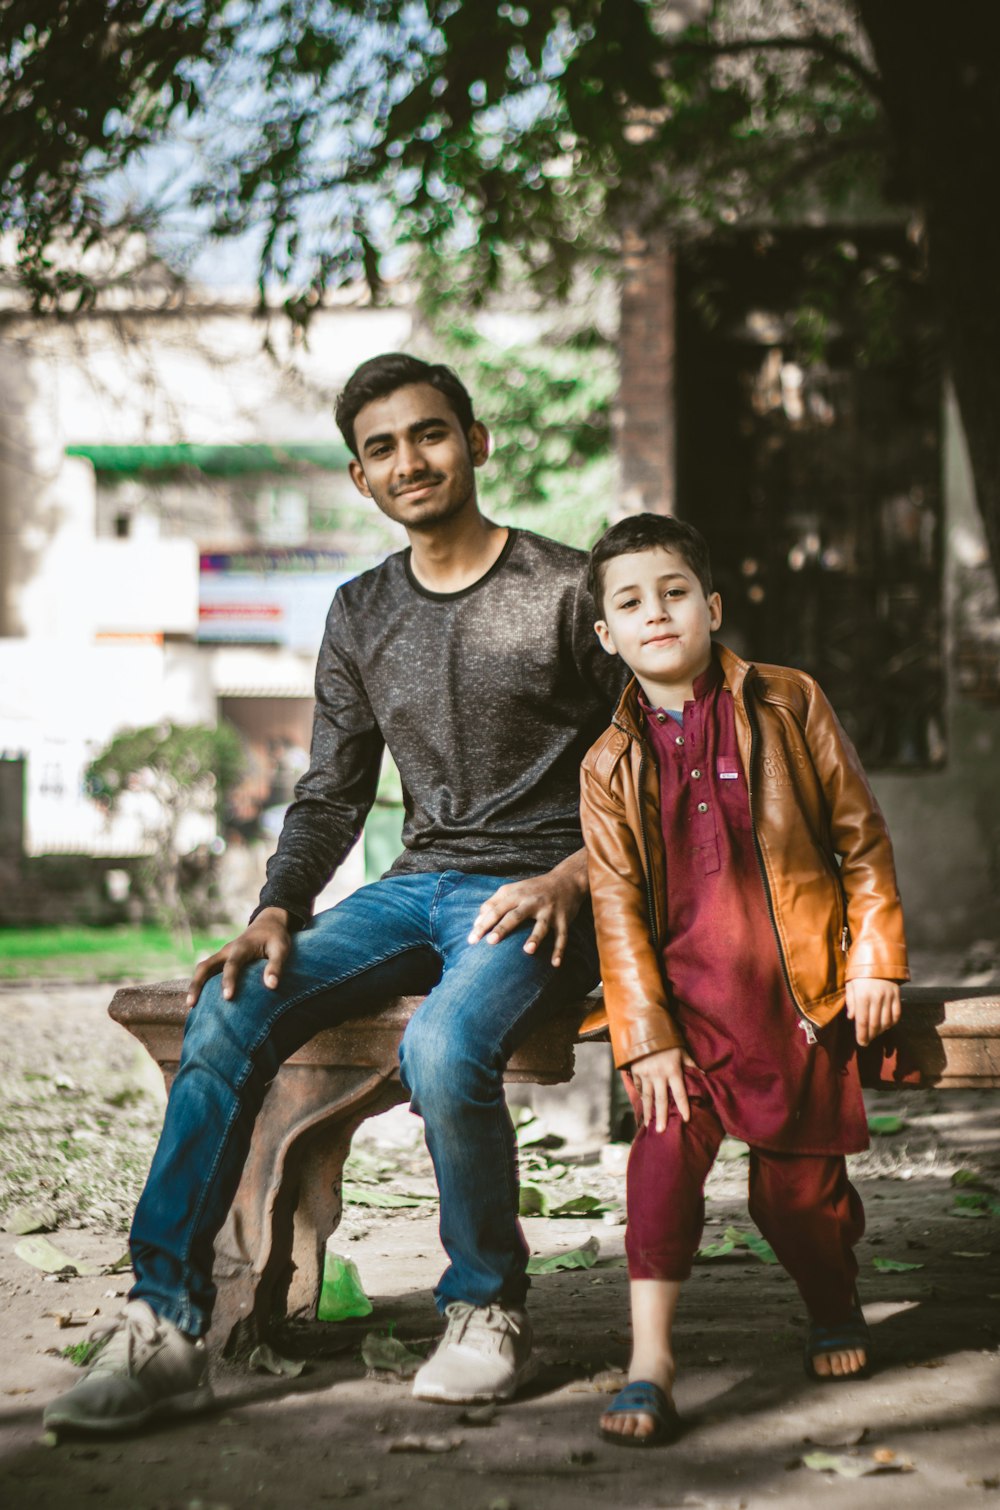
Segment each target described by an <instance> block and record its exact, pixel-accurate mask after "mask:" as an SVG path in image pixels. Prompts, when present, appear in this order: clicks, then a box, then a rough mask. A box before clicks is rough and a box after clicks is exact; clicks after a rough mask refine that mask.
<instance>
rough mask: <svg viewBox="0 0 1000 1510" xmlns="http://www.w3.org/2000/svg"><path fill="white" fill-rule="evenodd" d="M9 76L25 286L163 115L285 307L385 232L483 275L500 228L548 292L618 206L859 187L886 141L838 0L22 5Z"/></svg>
mask: <svg viewBox="0 0 1000 1510" xmlns="http://www.w3.org/2000/svg"><path fill="white" fill-rule="evenodd" d="M81 59H86V61H87V66H86V67H80V60H81ZM0 84H2V85H4V86H5V87H4V88H3V89H2V91H0V93H2V94H3V96H4V97H5V102H4V103H3V105H0V142H2V143H3V146H2V148H0V223H2V224H3V225H5V226H8V227H11V228H13V229H14V231H15V233H16V234H17V236H18V237H19V239H20V259H21V264H22V271H23V272H24V274H25V276H27V277H28V279H29V282H30V283H31V285H32V287H33V289H34V290H35V292H36V294H37V295H38V296H42V295H44V293H45V292H46V290H48V291H49V292H50V293H56V294H57V293H59V292H60V288H61V286H62V285H60V279H61V278H62V279H63V280H65V277H66V276H68V275H66V274H61V273H60V272H59V271H58V269H57V267H56V264H55V262H54V260H53V259H52V258H51V257H49V255H48V253H47V250H46V248H47V245H48V242H49V241H50V239H51V237H52V235H53V233H59V232H66V231H69V232H72V233H78V234H80V235H81V236H83V237H84V238H86V236H88V235H91V234H93V233H94V232H95V229H96V228H98V227H99V225H100V220H101V215H102V214H104V215H105V216H106V215H107V214H108V213H109V205H110V200H109V201H107V202H106V203H105V204H104V205H103V207H102V203H101V198H100V195H101V192H102V186H103V185H104V184H105V181H106V179H107V176H108V174H109V173H110V172H112V171H114V170H116V169H119V168H121V167H122V166H123V165H127V164H129V163H130V162H132V161H133V160H140V159H141V154H142V153H143V152H144V150H145V149H146V147H147V146H148V145H149V144H150V143H151V142H155V141H157V140H160V139H163V138H164V137H165V136H166V135H167V134H168V133H169V131H170V130H171V129H172V130H174V131H175V133H178V134H183V137H184V141H185V148H186V151H187V154H188V157H189V158H190V156H191V153H192V150H193V144H194V143H198V144H199V148H200V152H201V164H200V166H201V171H200V174H199V175H198V177H197V181H196V182H195V183H194V185H193V191H192V192H193V198H194V200H195V203H196V204H197V206H198V207H199V209H200V211H201V212H202V214H203V216H204V217H205V222H206V223H207V224H208V225H210V226H211V228H212V229H213V230H214V231H215V232H216V233H217V234H220V235H231V234H240V233H242V232H244V231H246V230H247V229H248V228H249V227H251V226H258V227H260V230H261V266H260V275H261V281H262V284H263V282H264V281H265V280H267V279H271V278H276V279H278V280H280V281H281V282H282V283H283V284H284V285H286V286H293V287H294V289H295V292H294V293H293V294H292V295H291V296H290V298H289V304H288V308H289V312H290V313H291V314H292V315H293V317H295V318H297V319H305V318H307V316H308V313H309V311H310V309H311V308H312V307H313V306H314V304H315V303H316V301H317V300H318V298H319V297H320V296H321V293H322V290H323V289H324V288H325V287H326V286H328V285H329V284H331V283H337V282H341V281H344V280H345V279H348V278H357V277H366V278H367V279H368V281H369V283H370V284H371V285H372V287H373V289H376V290H377V289H378V287H379V284H380V280H381V278H382V276H383V271H384V270H383V267H382V257H383V254H384V252H385V251H386V250H387V249H388V248H392V247H411V248H413V247H417V248H420V249H421V250H426V249H428V248H430V249H431V250H432V252H438V251H440V252H444V253H446V254H447V253H453V252H454V251H455V249H456V248H459V247H463V246H464V247H465V248H466V249H467V254H468V256H469V257H470V259H471V261H472V263H473V265H474V278H473V281H472V285H471V286H472V288H473V289H474V291H475V293H476V295H477V296H480V297H485V296H486V295H488V294H489V292H490V291H491V290H493V289H495V287H496V286H497V282H498V280H499V278H500V275H501V270H502V266H503V261H504V257H505V255H506V253H507V252H508V251H509V249H510V248H517V249H518V252H519V254H520V256H521V257H522V258H523V259H524V263H525V266H526V267H527V268H528V269H529V270H530V271H531V272H532V274H533V275H534V276H535V277H536V278H537V279H538V280H540V281H541V282H542V283H544V285H545V286H546V287H547V288H549V289H551V290H553V291H555V292H557V293H565V292H567V290H568V289H569V287H570V283H571V279H572V277H573V274H574V271H575V269H576V268H577V267H578V265H579V261H580V258H581V256H582V255H586V254H588V253H589V254H594V253H597V254H600V253H602V252H604V251H607V250H608V248H609V247H611V246H613V245H616V244H617V241H618V238H619V236H620V234H621V232H622V229H623V228H624V227H625V226H626V225H629V226H639V227H642V226H643V225H646V224H651V223H655V224H656V225H658V226H660V225H663V224H665V223H666V224H669V225H671V226H672V227H674V229H675V230H679V231H683V230H685V229H687V228H692V227H694V228H697V227H701V226H704V225H706V224H711V223H715V222H717V221H719V220H721V221H723V222H730V221H732V220H733V219H734V218H737V217H739V216H742V215H745V214H748V213H751V212H759V211H760V210H761V209H762V208H765V207H766V208H767V209H768V210H769V211H770V212H772V213H778V214H781V213H784V212H785V211H787V210H788V208H789V207H790V206H792V205H795V206H798V207H799V208H801V206H802V202H803V198H804V197H805V198H806V199H807V200H808V201H809V202H811V203H818V202H819V201H820V200H822V201H823V202H825V203H827V204H830V203H840V204H843V203H846V202H849V201H851V202H854V203H856V202H857V199H858V195H859V189H860V190H861V191H862V192H863V190H864V187H865V186H867V185H870V184H872V183H873V182H874V181H875V180H876V179H877V178H878V177H879V176H880V175H881V172H882V169H883V149H884V145H885V141H884V132H883V123H882V113H881V105H880V99H879V81H878V79H877V77H876V76H875V75H874V74H873V72H872V71H871V70H870V68H869V66H868V64H867V61H866V57H865V51H864V45H863V42H862V40H861V38H860V35H859V32H858V28H857V22H856V18H855V14H854V9H853V7H852V6H851V5H850V4H849V3H848V0H831V3H829V4H825V5H824V6H823V7H822V8H819V7H816V6H806V5H802V4H800V3H799V0H779V3H777V4H775V5H770V6H768V7H766V8H762V12H761V15H760V16H758V17H756V18H755V21H754V23H748V21H747V8H746V6H745V5H743V4H740V3H738V0H713V3H712V4H711V5H710V6H709V8H708V10H707V13H706V14H705V17H704V19H703V20H702V21H700V22H699V23H698V24H697V25H690V26H687V27H683V28H682V29H680V30H678V29H677V17H676V14H675V13H673V12H672V10H671V8H669V7H666V6H661V5H656V4H650V3H648V0H574V3H572V4H569V5H557V4H554V3H553V0H525V3H523V4H516V5H512V4H506V3H490V4H487V5H483V4H479V3H473V0H453V3H449V4H439V3H436V0H259V3H256V4H254V5H250V4H248V3H246V0H229V3H226V0H188V3H185V4H179V3H167V4H152V3H149V0H117V3H116V4H115V5H114V6H111V7H108V6H97V5H95V4H92V3H83V4H78V5H75V6H65V5H63V4H60V3H58V0H45V3H43V4H41V5H38V4H32V5H30V6H29V5H27V4H25V3H14V4H9V5H7V6H6V7H4V8H3V11H2V17H0ZM148 211H149V207H146V210H145V211H144V210H143V209H142V207H141V206H133V207H132V210H131V212H130V213H131V218H132V220H133V222H137V223H139V224H141V225H145V224H148ZM72 276H74V277H80V275H79V274H73V275H72Z"/></svg>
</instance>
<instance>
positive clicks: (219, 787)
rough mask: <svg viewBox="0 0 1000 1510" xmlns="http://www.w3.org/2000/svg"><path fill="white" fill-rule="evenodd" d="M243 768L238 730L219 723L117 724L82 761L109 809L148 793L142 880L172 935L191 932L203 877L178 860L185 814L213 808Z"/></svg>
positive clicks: (218, 807)
mask: <svg viewBox="0 0 1000 1510" xmlns="http://www.w3.org/2000/svg"><path fill="white" fill-rule="evenodd" d="M242 770H243V747H242V745H241V743H240V738H239V735H238V734H237V732H236V730H235V729H234V728H232V726H231V725H230V724H225V723H222V724H219V725H217V726H216V727H212V726H211V725H209V724H191V725H186V724H173V723H164V724H156V725H153V726H151V727H149V728H144V729H123V730H121V732H120V733H118V734H116V735H115V737H114V739H112V740H111V742H110V744H108V745H107V746H106V747H105V749H104V750H103V751H102V752H101V754H100V755H98V757H97V759H96V760H94V761H92V762H91V764H90V766H89V767H88V770H87V777H86V780H87V788H88V791H89V792H90V795H91V796H92V797H93V798H94V800H95V801H97V802H100V803H102V804H103V805H104V806H105V807H106V808H107V809H108V810H109V811H114V810H115V809H116V808H117V807H118V806H119V805H120V804H121V802H122V800H123V798H124V797H125V794H126V793H136V794H140V795H142V796H145V797H146V798H147V799H151V800H147V801H146V802H145V803H143V804H142V809H141V810H142V815H143V816H142V823H143V829H144V838H145V841H146V843H145V848H146V850H147V853H146V855H145V856H144V859H143V863H142V867H141V879H142V882H143V885H144V888H145V891H146V894H147V896H148V898H149V900H150V902H151V904H152V906H153V909H154V911H155V913H156V914H157V917H158V919H159V921H160V922H162V923H163V924H165V926H166V927H168V928H169V929H171V931H172V932H174V933H181V934H183V935H188V936H189V935H190V931H191V924H192V921H194V919H193V917H192V912H193V910H194V908H193V903H194V899H195V897H196V896H197V893H198V889H199V887H200V886H201V885H202V882H203V878H202V877H201V876H199V875H198V874H197V869H198V868H197V867H193V866H191V865H188V864H185V863H184V862H185V861H186V859H187V856H185V855H184V854H183V852H182V835H181V829H182V824H183V822H184V819H185V818H186V817H187V816H188V815H189V814H191V813H205V812H213V811H214V812H216V813H218V812H219V811H220V810H221V808H222V805H223V803H224V802H225V799H226V796H227V795H228V793H229V792H230V791H231V790H232V788H233V787H234V786H235V784H236V782H237V781H238V780H239V777H240V775H241V773H242ZM206 864H207V865H209V866H210V864H211V857H208V858H207V860H206ZM192 872H194V874H192Z"/></svg>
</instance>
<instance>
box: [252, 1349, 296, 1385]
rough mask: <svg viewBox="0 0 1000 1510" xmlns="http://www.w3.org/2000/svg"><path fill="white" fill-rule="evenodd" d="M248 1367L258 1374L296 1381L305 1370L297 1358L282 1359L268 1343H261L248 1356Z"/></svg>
mask: <svg viewBox="0 0 1000 1510" xmlns="http://www.w3.org/2000/svg"><path fill="white" fill-rule="evenodd" d="M250 1367H251V1368H253V1369H256V1370H257V1371H258V1373H266V1374H276V1375H278V1376H279V1377H281V1378H285V1379H297V1378H298V1377H299V1375H300V1374H301V1372H302V1370H303V1369H304V1368H305V1364H304V1363H303V1362H301V1360H300V1359H298V1358H282V1357H281V1355H280V1353H276V1352H275V1351H274V1348H273V1347H271V1346H270V1345H269V1344H268V1343H266V1342H262V1343H261V1344H260V1345H259V1347H255V1348H254V1350H253V1352H252V1353H251V1354H250Z"/></svg>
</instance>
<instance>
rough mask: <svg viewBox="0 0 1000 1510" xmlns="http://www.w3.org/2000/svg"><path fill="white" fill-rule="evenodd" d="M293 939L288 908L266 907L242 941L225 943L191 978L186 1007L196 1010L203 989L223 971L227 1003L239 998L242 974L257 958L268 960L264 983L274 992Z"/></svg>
mask: <svg viewBox="0 0 1000 1510" xmlns="http://www.w3.org/2000/svg"><path fill="white" fill-rule="evenodd" d="M291 947H292V936H291V934H290V933H289V931H288V913H287V912H286V911H285V909H284V907H265V908H264V910H263V912H258V914H257V916H256V917H255V918H254V920H253V922H252V923H251V924H250V926H249V928H245V929H244V930H243V932H242V933H241V934H240V936H239V938H235V939H232V940H231V941H230V942H229V943H228V944H223V946H222V948H221V949H219V950H218V951H217V952H216V953H215V954H212V955H209V957H208V959H203V960H202V961H201V963H200V964H199V965H198V967H197V968H196V970H195V972H194V974H193V975H192V977H191V984H190V986H189V987H188V994H187V1001H186V1005H187V1006H189V1007H193V1006H194V1004H195V1002H196V1001H197V1000H198V997H199V996H200V995H201V988H202V986H203V985H204V984H205V982H206V981H207V980H208V979H209V977H210V976H212V975H218V973H219V971H220V970H221V971H222V994H223V996H224V997H225V999H226V1001H232V999H233V997H234V996H235V995H236V987H237V985H238V983H239V978H240V971H241V970H243V969H245V968H246V966H247V965H250V964H252V963H253V961H254V960H255V959H266V960H267V969H266V970H265V971H264V984H265V986H270V987H271V990H272V991H273V990H274V988H275V986H276V985H277V984H278V982H279V980H280V979H281V972H282V970H283V969H284V965H285V960H286V959H287V958H288V951H289V949H290V948H291Z"/></svg>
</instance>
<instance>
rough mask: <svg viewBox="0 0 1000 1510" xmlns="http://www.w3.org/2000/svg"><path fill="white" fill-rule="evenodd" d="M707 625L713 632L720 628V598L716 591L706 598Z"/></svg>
mask: <svg viewBox="0 0 1000 1510" xmlns="http://www.w3.org/2000/svg"><path fill="white" fill-rule="evenodd" d="M708 627H709V629H711V631H712V633H713V634H714V633H715V631H716V630H717V629H721V628H722V599H721V598H720V597H719V594H718V593H717V592H713V594H712V596H711V597H710V598H709V600H708Z"/></svg>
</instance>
